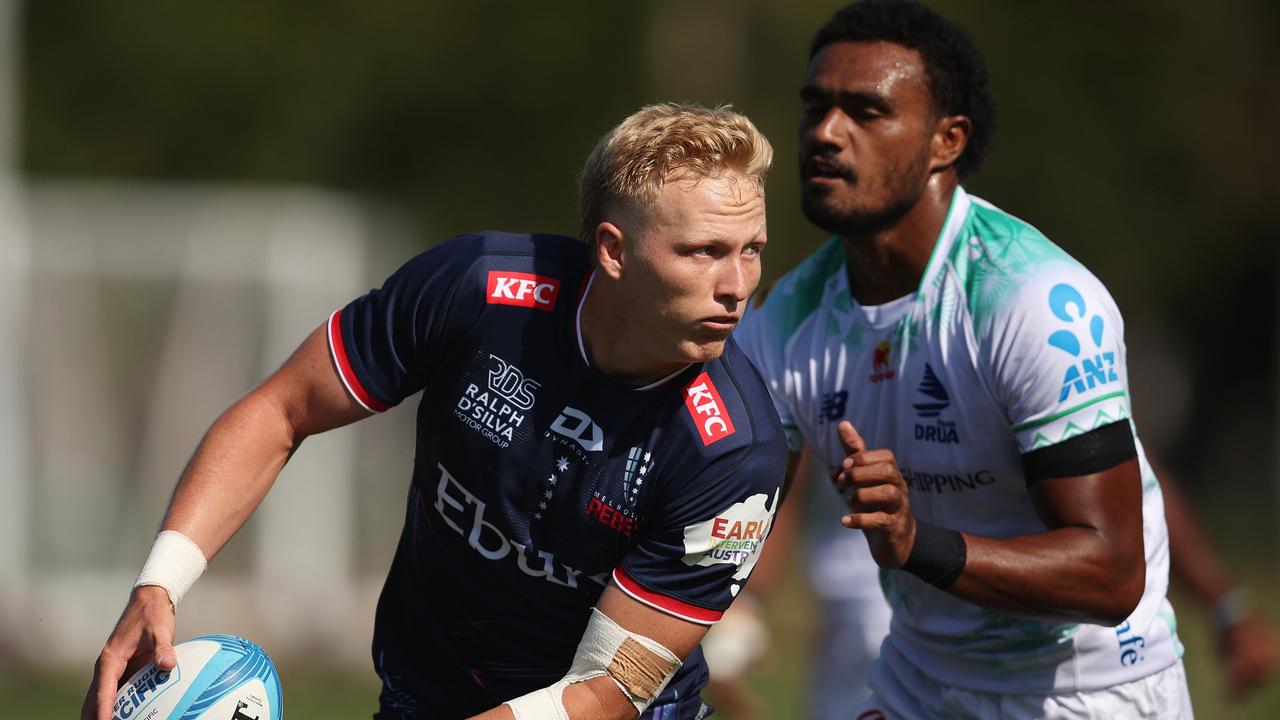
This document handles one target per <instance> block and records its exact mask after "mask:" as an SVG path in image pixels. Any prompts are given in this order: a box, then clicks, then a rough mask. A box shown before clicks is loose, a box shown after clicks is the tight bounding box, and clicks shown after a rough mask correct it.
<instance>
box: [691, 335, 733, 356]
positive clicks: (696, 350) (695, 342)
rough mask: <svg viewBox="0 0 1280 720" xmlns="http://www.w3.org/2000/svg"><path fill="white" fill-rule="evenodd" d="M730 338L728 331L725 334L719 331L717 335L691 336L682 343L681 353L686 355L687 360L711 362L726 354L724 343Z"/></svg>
mask: <svg viewBox="0 0 1280 720" xmlns="http://www.w3.org/2000/svg"><path fill="white" fill-rule="evenodd" d="M728 339H729V335H728V333H725V334H724V335H723V336H720V335H719V333H717V334H716V336H715V337H707V336H705V335H704V336H703V337H698V338H689V339H687V340H685V341H684V342H682V343H680V353H681V355H683V356H684V359H685V362H691V363H700V362H711V361H712V360H716V359H718V358H719V357H720V356H721V355H723V354H724V343H725V341H726V340H728Z"/></svg>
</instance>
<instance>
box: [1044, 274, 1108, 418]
mask: <svg viewBox="0 0 1280 720" xmlns="http://www.w3.org/2000/svg"><path fill="white" fill-rule="evenodd" d="M1049 309H1050V310H1051V311H1052V312H1053V314H1054V316H1056V317H1057V318H1058V319H1059V320H1061V321H1063V322H1066V323H1075V321H1076V320H1084V316H1085V314H1086V312H1087V310H1086V308H1085V303H1084V296H1083V295H1081V294H1080V291H1079V290H1076V289H1075V288H1074V287H1072V286H1070V285H1068V284H1066V283H1059V284H1057V285H1054V286H1053V289H1052V290H1050V291H1049ZM1103 329H1104V324H1103V321H1102V316H1101V315H1094V316H1093V317H1091V318H1089V326H1088V330H1089V338H1090V339H1091V340H1093V347H1094V349H1095V352H1094V353H1093V355H1092V357H1090V356H1085V357H1084V358H1082V359H1081V360H1080V362H1077V363H1075V364H1073V365H1071V366H1070V367H1068V368H1067V371H1066V373H1064V374H1063V376H1062V392H1061V394H1059V395H1058V402H1062V401H1063V400H1066V399H1067V397H1068V396H1069V395H1071V393H1072V391H1074V392H1075V393H1076V394H1077V395H1078V394H1082V393H1084V392H1087V391H1088V390H1092V389H1094V388H1095V387H1097V386H1099V385H1106V384H1107V383H1111V382H1115V381H1116V380H1117V379H1118V378H1117V377H1116V369H1115V368H1116V354H1115V352H1112V351H1106V352H1103V351H1102V331H1103ZM1048 342H1049V345H1051V346H1053V347H1056V348H1058V349H1059V350H1061V351H1063V352H1065V353H1068V354H1070V355H1071V356H1072V357H1074V358H1079V357H1080V354H1081V352H1082V349H1081V347H1080V338H1079V337H1077V336H1076V334H1075V332H1072V331H1071V330H1057V331H1055V332H1054V333H1053V334H1052V335H1050V336H1049V341H1048Z"/></svg>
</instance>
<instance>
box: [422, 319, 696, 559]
mask: <svg viewBox="0 0 1280 720" xmlns="http://www.w3.org/2000/svg"><path fill="white" fill-rule="evenodd" d="M517 358H518V359H517ZM669 405H671V403H670V402H667V401H664V400H663V399H662V398H661V397H660V396H653V397H649V396H639V397H636V396H630V397H629V396H627V395H625V394H621V393H619V392H618V391H617V389H616V388H611V387H607V386H603V387H602V386H601V385H599V384H598V383H594V382H593V381H592V377H591V376H590V374H589V373H582V372H579V371H575V370H574V368H573V367H571V366H570V365H569V364H568V363H565V362H564V360H563V357H562V356H561V357H557V356H555V355H553V354H551V355H549V356H547V357H541V356H533V357H530V355H529V354H528V353H524V354H523V355H517V354H516V353H515V352H512V348H507V347H503V346H502V343H490V344H486V345H482V346H478V347H477V348H475V349H474V350H473V351H471V352H468V353H466V354H465V355H460V356H459V357H457V358H455V359H454V360H453V361H452V362H451V363H449V364H447V365H446V366H445V367H444V368H443V369H442V371H441V372H440V373H439V374H438V375H437V377H436V378H435V379H434V380H433V382H432V384H431V385H430V386H429V388H428V390H427V391H426V393H424V397H423V401H422V406H421V409H420V411H419V428H420V433H421V435H420V437H419V458H420V460H421V458H422V457H424V456H429V457H431V458H434V459H435V461H436V462H437V463H440V464H442V465H444V466H445V467H446V468H447V469H448V475H449V478H448V479H447V480H441V481H440V483H439V484H438V486H437V487H433V488H432V491H434V492H436V493H437V494H439V493H445V494H447V495H448V496H449V497H450V498H452V499H453V500H454V502H449V503H446V506H447V507H449V508H452V509H453V511H454V514H456V515H463V516H465V515H467V514H471V515H474V514H475V513H476V507H477V506H478V503H483V504H484V505H485V508H486V510H485V513H486V517H485V518H483V522H486V523H489V524H490V525H492V526H493V527H494V528H502V531H503V532H504V533H507V534H509V535H510V536H511V539H513V540H515V541H517V542H522V543H533V544H534V546H536V547H540V548H546V547H551V546H555V547H556V548H557V550H558V551H560V552H572V553H575V554H577V555H580V556H581V555H587V556H589V557H590V559H591V560H593V561H599V562H600V563H608V562H613V561H616V559H617V555H618V553H620V552H621V550H623V549H625V548H626V547H629V546H630V544H631V543H632V542H633V541H634V538H636V537H637V536H638V534H639V532H640V531H641V529H642V528H643V527H644V526H645V524H646V523H647V522H648V520H649V516H650V513H649V511H648V507H649V505H650V503H651V502H652V498H653V495H654V491H653V488H654V487H655V486H656V485H657V484H658V483H657V480H658V477H659V476H660V474H661V472H663V471H664V470H665V468H667V467H669V466H670V463H666V462H664V460H667V459H668V458H666V457H665V452H664V448H663V445H662V441H663V435H664V431H665V429H666V428H665V426H664V422H663V417H664V415H668V414H669V410H670V408H669V407H668V406H669ZM441 477H443V476H441ZM462 519H463V520H466V518H465V517H464V518H462ZM455 520H456V518H455ZM477 522H480V520H477V519H475V518H471V523H472V525H473V526H474V525H475V524H476V523H477ZM609 567H612V565H609Z"/></svg>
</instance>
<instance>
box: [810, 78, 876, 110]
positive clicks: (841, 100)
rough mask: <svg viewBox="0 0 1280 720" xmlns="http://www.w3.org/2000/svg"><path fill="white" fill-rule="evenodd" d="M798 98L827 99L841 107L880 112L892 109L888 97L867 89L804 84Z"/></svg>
mask: <svg viewBox="0 0 1280 720" xmlns="http://www.w3.org/2000/svg"><path fill="white" fill-rule="evenodd" d="M800 100H801V101H802V102H809V101H813V100H827V101H829V102H831V103H832V104H835V105H840V106H841V107H869V108H872V109H874V110H878V111H880V112H889V111H890V110H892V109H893V106H892V105H891V104H890V103H889V98H888V97H886V96H885V95H883V94H881V93H877V92H871V91H869V90H826V89H823V88H820V87H818V86H816V85H805V86H804V87H802V88H800Z"/></svg>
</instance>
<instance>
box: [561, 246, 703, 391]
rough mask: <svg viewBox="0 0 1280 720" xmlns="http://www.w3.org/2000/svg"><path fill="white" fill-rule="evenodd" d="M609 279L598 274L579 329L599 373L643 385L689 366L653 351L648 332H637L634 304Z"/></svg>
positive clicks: (585, 348)
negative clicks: (632, 313) (627, 301)
mask: <svg viewBox="0 0 1280 720" xmlns="http://www.w3.org/2000/svg"><path fill="white" fill-rule="evenodd" d="M614 290H615V288H614V286H613V284H612V283H610V282H608V279H607V278H603V277H600V276H599V272H598V271H597V276H596V277H595V278H594V279H593V282H592V283H591V287H590V289H589V290H588V291H587V294H586V295H584V296H583V298H582V307H581V323H580V324H579V326H578V331H579V332H580V333H581V337H582V348H583V352H584V353H585V354H586V356H587V357H586V360H587V363H588V364H589V365H591V367H593V368H595V369H596V371H597V372H599V373H600V374H602V375H604V376H605V377H608V378H610V379H611V380H616V381H618V382H621V383H626V384H627V385H634V386H637V387H641V386H644V385H648V384H650V383H653V382H657V381H658V380H661V379H662V378H664V377H667V376H668V375H670V374H672V373H674V372H677V371H679V370H680V369H681V368H684V367H686V366H687V365H688V363H687V362H684V361H674V360H665V359H663V358H658V357H655V356H654V355H653V354H652V349H653V343H652V342H651V338H650V337H649V336H648V335H647V333H644V332H639V331H637V328H636V327H635V324H634V323H633V322H632V320H631V311H632V310H633V309H634V308H633V307H630V306H629V305H628V304H627V303H626V302H624V301H623V300H622V298H621V297H620V296H619V295H618V294H617V293H615V292H614Z"/></svg>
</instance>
